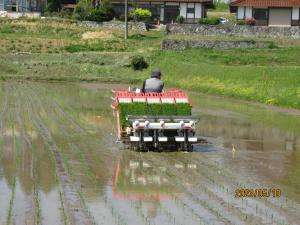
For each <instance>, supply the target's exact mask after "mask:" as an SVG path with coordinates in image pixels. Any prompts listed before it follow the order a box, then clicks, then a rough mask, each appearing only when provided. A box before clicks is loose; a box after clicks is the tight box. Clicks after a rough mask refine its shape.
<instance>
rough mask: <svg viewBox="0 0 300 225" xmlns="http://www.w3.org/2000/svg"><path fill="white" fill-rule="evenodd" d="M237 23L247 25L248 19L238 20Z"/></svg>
mask: <svg viewBox="0 0 300 225" xmlns="http://www.w3.org/2000/svg"><path fill="white" fill-rule="evenodd" d="M236 24H237V25H246V21H245V20H238V21H237V22H236Z"/></svg>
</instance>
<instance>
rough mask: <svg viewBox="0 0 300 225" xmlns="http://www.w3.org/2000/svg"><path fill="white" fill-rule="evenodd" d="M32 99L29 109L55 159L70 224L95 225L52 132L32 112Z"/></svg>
mask: <svg viewBox="0 0 300 225" xmlns="http://www.w3.org/2000/svg"><path fill="white" fill-rule="evenodd" d="M32 98H33V96H29V98H28V100H29V104H30V107H29V108H30V109H31V110H30V111H31V112H30V115H31V120H32V122H33V124H34V125H35V126H36V128H37V129H38V130H39V132H40V134H41V136H42V138H43V140H44V142H45V144H46V145H47V146H48V147H49V150H50V151H51V152H52V154H53V156H54V158H55V166H56V173H57V177H58V179H59V181H60V185H61V190H62V196H61V198H62V200H63V201H62V202H63V204H64V207H66V213H67V214H68V218H69V220H70V221H69V222H70V224H94V222H93V220H92V219H91V218H90V217H89V215H88V212H87V211H86V209H84V207H83V203H82V199H81V198H80V196H79V195H78V192H77V190H76V189H75V187H74V186H73V184H72V182H71V180H70V178H69V175H68V173H67V169H66V168H65V165H64V162H63V156H62V155H61V153H60V150H59V149H58V147H57V145H56V144H55V141H54V140H53V137H52V135H51V132H50V131H49V130H48V128H47V127H46V126H45V124H44V123H43V122H42V121H41V119H40V117H39V115H38V113H37V112H36V111H35V110H32V109H34V108H35V106H34V103H33V100H32Z"/></svg>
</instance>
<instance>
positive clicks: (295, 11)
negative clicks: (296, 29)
mask: <svg viewBox="0 0 300 225" xmlns="http://www.w3.org/2000/svg"><path fill="white" fill-rule="evenodd" d="M292 20H299V8H293V10H292Z"/></svg>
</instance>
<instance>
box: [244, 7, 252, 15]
mask: <svg viewBox="0 0 300 225" xmlns="http://www.w3.org/2000/svg"><path fill="white" fill-rule="evenodd" d="M245 17H246V18H248V17H252V7H251V6H246V11H245Z"/></svg>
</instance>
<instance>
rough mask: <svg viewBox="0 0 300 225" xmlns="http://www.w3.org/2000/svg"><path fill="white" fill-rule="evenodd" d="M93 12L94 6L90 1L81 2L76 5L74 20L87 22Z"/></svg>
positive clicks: (81, 0)
mask: <svg viewBox="0 0 300 225" xmlns="http://www.w3.org/2000/svg"><path fill="white" fill-rule="evenodd" d="M91 12H92V5H91V2H90V1H89V0H79V1H78V2H77V4H76V7H75V10H74V13H73V16H72V18H74V19H75V17H76V19H78V20H86V19H88V18H89V16H90V15H91Z"/></svg>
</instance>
